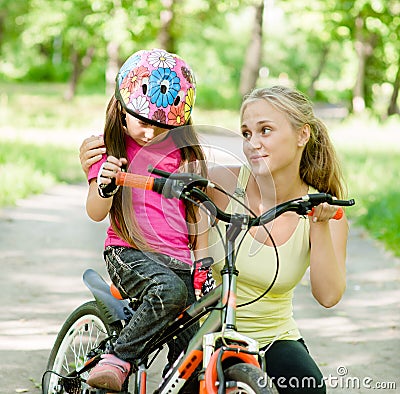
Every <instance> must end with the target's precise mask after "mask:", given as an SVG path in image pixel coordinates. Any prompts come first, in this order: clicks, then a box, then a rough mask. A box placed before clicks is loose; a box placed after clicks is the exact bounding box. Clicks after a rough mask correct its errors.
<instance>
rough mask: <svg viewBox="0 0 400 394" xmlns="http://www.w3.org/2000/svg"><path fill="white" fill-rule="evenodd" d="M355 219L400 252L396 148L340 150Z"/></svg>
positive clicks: (399, 157)
mask: <svg viewBox="0 0 400 394" xmlns="http://www.w3.org/2000/svg"><path fill="white" fill-rule="evenodd" d="M341 155H342V161H343V164H344V169H345V172H346V179H347V180H348V184H349V196H350V197H354V198H355V199H356V205H355V206H354V207H352V208H349V209H347V214H348V216H349V217H350V218H352V219H353V220H354V221H355V223H357V224H359V225H361V226H363V227H365V228H366V229H367V230H368V232H369V233H370V234H371V235H372V236H373V237H374V238H376V239H378V240H380V241H382V243H383V244H384V245H385V246H386V247H387V248H388V249H390V250H392V251H393V252H394V253H395V254H396V255H397V256H400V205H399V203H400V188H399V184H400V182H399V179H400V154H399V152H398V151H391V150H390V149H388V150H387V151H371V150H369V151H363V152H360V151H354V150H352V151H342V152H341Z"/></svg>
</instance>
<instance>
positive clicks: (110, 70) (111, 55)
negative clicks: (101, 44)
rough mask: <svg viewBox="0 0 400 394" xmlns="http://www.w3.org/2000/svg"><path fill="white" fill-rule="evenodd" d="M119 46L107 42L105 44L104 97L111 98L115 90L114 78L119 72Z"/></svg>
mask: <svg viewBox="0 0 400 394" xmlns="http://www.w3.org/2000/svg"><path fill="white" fill-rule="evenodd" d="M118 53H119V44H118V43H116V42H109V43H108V44H107V65H106V95H107V96H111V95H112V94H113V93H114V90H115V77H116V75H117V73H118V70H119V66H120V64H119V57H118Z"/></svg>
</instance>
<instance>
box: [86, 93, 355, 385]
mask: <svg viewBox="0 0 400 394" xmlns="http://www.w3.org/2000/svg"><path fill="white" fill-rule="evenodd" d="M240 115H241V132H242V135H243V138H244V140H243V151H244V153H245V156H246V158H247V160H248V165H245V166H241V167H235V166H228V167H226V166H225V167H222V166H221V167H219V166H217V167H213V168H211V169H209V178H210V179H211V181H212V182H213V183H215V184H218V185H220V186H221V187H222V188H224V189H225V190H226V191H227V192H229V193H233V194H234V195H235V197H236V198H238V199H241V200H242V201H243V202H244V203H245V204H246V205H248V206H249V207H250V208H251V210H252V211H253V212H254V213H255V214H256V215H260V214H261V213H263V212H265V211H266V210H268V209H269V208H271V207H273V206H275V205H276V204H279V203H281V202H284V201H287V200H289V199H292V198H296V197H299V196H302V195H305V194H307V193H313V192H317V191H319V192H326V193H330V194H332V195H333V196H335V197H337V198H343V197H344V194H345V186H344V183H343V179H342V175H341V170H340V166H339V163H338V161H337V157H336V154H335V151H334V148H333V146H332V143H331V141H330V139H329V135H328V131H327V128H326V126H325V125H324V124H323V123H322V122H321V120H320V119H318V118H316V117H315V115H314V113H313V108H312V104H311V102H310V101H309V100H308V99H307V98H306V97H305V96H304V95H303V94H302V93H300V92H298V91H295V90H293V89H290V88H287V87H283V86H274V87H271V88H263V89H256V90H254V91H253V92H252V93H250V94H249V95H248V96H247V97H246V98H245V99H244V101H243V104H242V107H241V111H240ZM98 149H101V140H100V141H99V140H98V139H97V137H91V138H89V139H87V140H85V141H84V143H83V144H82V146H81V153H80V159H81V163H82V168H83V169H85V166H86V163H88V162H90V161H93V160H94V161H95V160H96V155H97V154H98ZM208 193H209V194H210V195H211V197H212V198H213V200H214V201H215V202H216V204H217V205H218V207H219V208H221V209H223V210H228V211H232V212H238V211H240V210H242V209H243V208H242V207H241V205H240V204H239V203H236V202H235V201H234V200H233V199H232V200H230V199H229V198H228V197H227V196H226V195H224V194H221V193H219V192H217V191H215V189H211V190H209V191H208ZM336 210H337V207H336V208H335V207H333V206H330V205H328V204H321V205H319V206H318V207H316V208H315V209H314V212H313V215H312V216H310V217H308V218H304V217H299V216H298V215H297V214H295V213H292V212H288V213H285V214H284V215H282V216H280V217H279V218H277V219H275V220H274V221H273V222H272V223H270V224H269V225H268V229H269V232H270V233H271V235H272V237H273V239H274V241H275V244H276V245H277V247H278V252H279V262H280V266H279V274H278V277H277V280H276V282H275V284H274V286H273V287H272V289H271V290H270V291H269V293H268V294H267V295H266V296H264V297H263V298H262V299H261V300H259V301H257V302H256V303H253V304H250V305H247V306H246V307H244V308H238V310H237V328H238V330H239V331H240V332H242V333H243V334H245V335H248V336H249V337H252V338H255V339H257V340H258V341H259V343H260V346H261V348H262V349H263V350H265V352H266V366H267V373H268V375H269V376H270V377H271V378H272V379H273V381H274V383H275V385H276V386H277V388H278V391H279V392H280V393H325V392H326V387H325V383H324V379H323V376H322V373H321V371H320V370H319V368H318V366H317V365H316V363H315V361H314V360H313V359H312V357H311V356H310V354H309V352H308V350H307V348H306V345H305V343H304V340H303V339H302V337H301V334H300V332H299V329H298V327H297V325H296V322H295V320H294V319H293V316H292V299H293V292H294V288H295V287H296V285H297V284H298V283H299V281H300V280H301V278H302V277H303V275H304V273H305V272H306V270H307V268H309V269H310V281H311V290H312V294H313V296H314V298H315V299H316V300H317V301H318V302H319V303H320V304H321V305H323V306H324V307H327V308H329V307H332V306H334V305H335V304H336V303H338V302H339V300H340V299H341V297H342V295H343V293H344V290H345V286H346V278H345V259H346V244H347V237H348V223H347V219H346V217H345V215H343V217H342V218H341V219H340V220H331V219H332V218H333V217H334V215H335V214H336ZM221 225H222V224H221ZM244 235H245V234H244ZM209 238H210V239H209V254H210V255H211V256H212V257H214V260H215V261H216V263H215V264H214V266H213V276H214V278H215V279H216V281H217V283H219V282H220V281H221V277H220V270H221V268H222V266H223V263H224V251H223V248H222V247H221V245H220V242H219V239H218V237H217V232H216V231H215V230H211V231H210V237H209ZM275 261H276V257H275V251H274V248H273V244H272V241H271V239H270V238H269V236H268V235H267V233H266V231H265V229H263V228H261V227H260V228H256V227H254V228H252V229H251V230H250V232H249V233H247V234H246V235H245V239H244V241H243V242H242V243H241V246H240V249H239V251H238V254H237V260H236V265H237V268H238V270H239V272H240V275H239V277H238V282H237V286H238V297H237V303H238V305H240V304H243V303H246V302H251V301H252V300H254V299H255V298H257V297H258V296H259V295H260V294H262V293H263V292H264V291H265V289H266V288H267V287H268V286H269V284H270V283H271V281H272V279H273V277H274V275H275V269H276V266H275V264H274V263H275Z"/></svg>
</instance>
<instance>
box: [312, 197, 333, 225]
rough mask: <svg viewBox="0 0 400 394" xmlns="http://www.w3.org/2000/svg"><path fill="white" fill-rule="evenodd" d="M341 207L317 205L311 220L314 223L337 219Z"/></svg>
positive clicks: (324, 204) (325, 204)
mask: <svg viewBox="0 0 400 394" xmlns="http://www.w3.org/2000/svg"><path fill="white" fill-rule="evenodd" d="M338 209H340V207H337V206H335V205H330V204H328V203H326V202H324V203H322V204H319V205H317V206H316V207H315V208H313V210H312V211H311V213H310V219H311V221H312V222H313V223H317V222H328V221H329V220H330V219H333V218H335V219H336V218H337V216H336V217H335V215H336V214H337V212H338Z"/></svg>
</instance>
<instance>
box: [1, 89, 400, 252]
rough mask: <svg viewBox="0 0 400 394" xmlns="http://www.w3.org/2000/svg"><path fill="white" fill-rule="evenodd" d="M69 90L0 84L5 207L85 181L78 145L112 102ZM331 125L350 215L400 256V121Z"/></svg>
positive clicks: (200, 115)
mask: <svg viewBox="0 0 400 394" xmlns="http://www.w3.org/2000/svg"><path fill="white" fill-rule="evenodd" d="M64 90H65V86H64V85H61V84H53V85H48V84H24V85H15V84H9V83H8V84H6V83H0V175H1V179H2V191H1V193H0V207H4V206H8V205H13V204H15V203H16V201H17V200H18V199H20V198H25V197H27V196H29V195H31V194H34V193H41V192H43V191H44V190H46V189H47V188H49V187H50V186H51V185H54V184H56V183H59V182H64V183H75V182H80V181H83V180H84V176H83V173H82V171H81V169H80V163H79V158H78V150H77V148H78V146H79V144H80V142H81V141H82V139H83V137H84V136H88V135H90V134H92V133H95V134H96V133H97V134H99V133H101V128H102V125H103V121H104V112H105V107H106V104H107V101H108V99H107V97H106V96H105V95H104V94H97V95H96V94H86V95H83V94H82V95H79V96H77V97H76V98H75V99H74V100H72V101H71V102H67V101H65V100H64V99H63V92H64ZM194 120H195V122H196V123H197V124H203V125H204V124H209V125H216V126H221V127H224V128H228V129H231V130H237V129H238V124H239V119H238V114H237V111H228V110H224V111H219V110H215V111H208V110H202V109H201V108H195V110H194ZM331 126H332V127H331V128H333V137H334V138H333V139H334V142H335V146H336V147H337V148H338V152H339V154H340V157H341V161H342V163H343V167H344V170H345V174H346V179H347V181H348V185H349V196H350V197H354V198H355V199H356V205H355V206H354V207H351V208H349V209H347V211H346V212H347V214H348V216H349V217H350V218H351V220H352V221H353V222H354V223H356V224H359V225H361V226H363V227H364V228H365V229H367V231H368V232H369V233H370V234H371V235H372V236H373V237H374V238H376V239H378V240H379V241H381V242H382V243H383V244H384V245H385V246H386V247H387V249H389V250H391V251H393V253H395V254H396V255H397V256H400V208H399V205H398V201H399V200H400V187H399V186H398V185H399V184H400V181H399V179H400V120H399V117H397V118H396V117H392V118H391V119H390V120H389V121H388V122H386V123H385V124H382V123H378V122H377V121H375V120H371V119H369V118H368V117H367V118H352V119H348V120H347V121H346V122H344V123H339V124H333V125H331Z"/></svg>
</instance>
